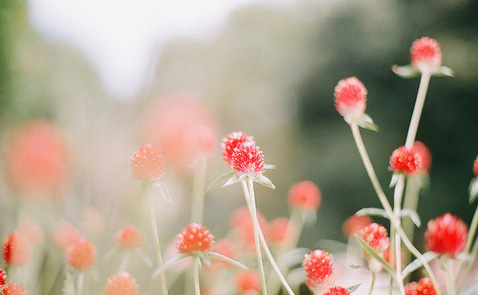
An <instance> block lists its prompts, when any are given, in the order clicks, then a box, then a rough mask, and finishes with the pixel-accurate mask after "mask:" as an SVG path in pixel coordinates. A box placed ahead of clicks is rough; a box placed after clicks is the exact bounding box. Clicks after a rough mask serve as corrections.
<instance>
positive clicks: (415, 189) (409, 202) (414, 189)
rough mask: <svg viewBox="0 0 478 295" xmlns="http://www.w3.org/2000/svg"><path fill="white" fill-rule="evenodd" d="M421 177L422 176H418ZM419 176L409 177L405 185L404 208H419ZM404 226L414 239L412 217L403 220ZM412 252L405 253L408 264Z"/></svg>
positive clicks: (409, 235)
mask: <svg viewBox="0 0 478 295" xmlns="http://www.w3.org/2000/svg"><path fill="white" fill-rule="evenodd" d="M418 177H420V176H418ZM418 177H417V176H412V177H408V179H407V183H406V187H405V196H404V201H403V208H404V209H411V210H415V211H416V210H417V207H418V197H419V192H420V188H419V183H418ZM402 228H403V230H404V231H405V233H406V234H407V237H409V238H410V240H412V241H413V236H414V232H415V224H414V223H413V221H412V220H411V219H405V220H403V224H402ZM410 256H411V255H410V253H409V252H406V253H405V258H404V261H405V264H408V263H409V262H410V258H411V257H410Z"/></svg>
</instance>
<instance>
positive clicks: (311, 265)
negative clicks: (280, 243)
mask: <svg viewBox="0 0 478 295" xmlns="http://www.w3.org/2000/svg"><path fill="white" fill-rule="evenodd" d="M332 260H333V256H332V255H331V254H329V253H328V252H325V251H322V250H315V251H312V252H311V253H310V254H306V255H305V259H304V261H303V262H302V267H303V268H304V269H305V272H306V276H307V279H306V281H305V283H306V284H307V286H308V287H309V288H310V289H315V288H317V287H318V286H321V285H323V284H326V283H327V281H328V280H329V278H330V276H331V275H332V272H333V262H332Z"/></svg>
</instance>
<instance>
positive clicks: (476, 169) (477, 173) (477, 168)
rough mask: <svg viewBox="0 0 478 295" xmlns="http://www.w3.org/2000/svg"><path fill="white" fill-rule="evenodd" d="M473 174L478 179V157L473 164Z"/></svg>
mask: <svg viewBox="0 0 478 295" xmlns="http://www.w3.org/2000/svg"><path fill="white" fill-rule="evenodd" d="M473 174H474V175H475V176H476V177H478V157H476V159H475V161H474V162H473Z"/></svg>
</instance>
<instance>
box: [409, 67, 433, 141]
mask: <svg viewBox="0 0 478 295" xmlns="http://www.w3.org/2000/svg"><path fill="white" fill-rule="evenodd" d="M430 77H431V73H430V72H423V73H422V76H421V78H420V86H418V93H417V99H416V101H415V107H414V108H413V113H412V119H411V121H410V127H408V133H407V138H406V140H405V146H406V147H407V148H409V149H411V148H412V147H413V143H414V142H415V137H416V136H417V130H418V124H419V123H420V117H421V116H422V110H423V105H424V104H425V98H426V96H427V90H428V84H429V82H430Z"/></svg>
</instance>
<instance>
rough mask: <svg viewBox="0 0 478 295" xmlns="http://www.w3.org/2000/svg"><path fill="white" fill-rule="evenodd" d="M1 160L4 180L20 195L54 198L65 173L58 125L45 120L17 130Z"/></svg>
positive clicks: (63, 149) (63, 145) (63, 146)
mask: <svg viewBox="0 0 478 295" xmlns="http://www.w3.org/2000/svg"><path fill="white" fill-rule="evenodd" d="M4 159H5V170H6V176H7V180H8V182H9V184H10V186H11V187H12V188H13V189H14V190H15V191H16V192H18V193H19V195H20V196H22V197H31V198H36V199H42V200H47V199H52V198H55V197H57V196H58V195H59V192H60V190H61V188H62V187H63V185H64V183H65V180H66V178H67V176H68V173H67V170H68V166H69V161H68V155H67V149H66V145H65V142H64V141H63V138H62V136H61V135H60V132H59V130H58V129H57V127H56V126H55V125H53V124H52V123H50V122H48V121H47V120H44V119H38V120H33V121H30V122H28V123H26V124H25V125H24V126H23V127H22V128H20V129H19V130H16V131H15V132H14V133H13V135H12V138H11V141H10V142H9V144H8V146H7V149H6V151H5V154H4Z"/></svg>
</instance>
